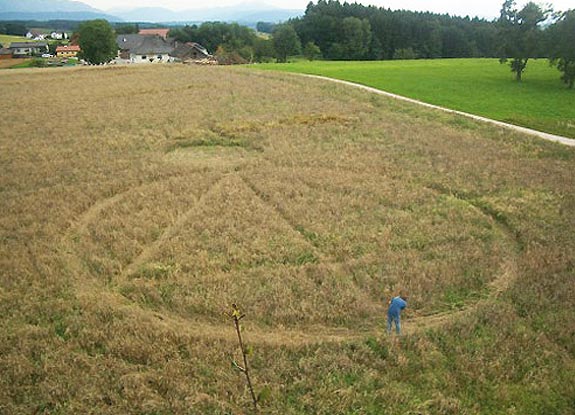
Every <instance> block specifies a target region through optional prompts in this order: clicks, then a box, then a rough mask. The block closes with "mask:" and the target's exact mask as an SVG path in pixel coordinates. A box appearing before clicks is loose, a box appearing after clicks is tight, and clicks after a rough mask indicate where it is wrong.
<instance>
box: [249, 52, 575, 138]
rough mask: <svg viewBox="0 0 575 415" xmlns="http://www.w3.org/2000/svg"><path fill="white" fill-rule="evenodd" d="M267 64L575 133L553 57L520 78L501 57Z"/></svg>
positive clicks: (573, 109) (532, 64)
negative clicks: (517, 80) (498, 58)
mask: <svg viewBox="0 0 575 415" xmlns="http://www.w3.org/2000/svg"><path fill="white" fill-rule="evenodd" d="M259 68H261V69H270V70H277V71H286V72H301V73H306V74H313V75H323V76H327V77H330V78H336V79H343V80H346V81H351V82H357V83H360V84H363V85H367V86H371V87H374V88H377V89H381V90H384V91H387V92H392V93H395V94H399V95H403V96H406V97H409V98H414V99H417V100H420V101H424V102H427V103H430V104H435V105H439V106H443V107H446V108H451V109H455V110H459V111H464V112H468V113H471V114H476V115H481V116H484V117H487V118H492V119H495V120H498V121H503V122H507V123H510V124H514V125H519V126H523V127H528V128H532V129H535V130H539V131H544V132H548V133H552V134H557V135H562V136H565V137H570V138H575V90H573V89H569V88H567V86H566V85H565V84H564V83H563V82H562V81H561V80H560V78H561V72H559V71H558V70H557V68H555V67H552V66H550V65H549V61H548V60H547V59H531V60H529V62H528V64H527V68H526V70H525V72H524V74H523V81H522V82H516V81H515V80H514V74H513V73H511V70H510V68H509V65H508V64H504V65H502V64H500V63H499V60H497V59H419V60H397V61H372V62H328V61H315V62H304V61H300V62H293V63H287V64H265V65H261V66H259Z"/></svg>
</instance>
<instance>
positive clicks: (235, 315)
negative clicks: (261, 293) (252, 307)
mask: <svg viewBox="0 0 575 415" xmlns="http://www.w3.org/2000/svg"><path fill="white" fill-rule="evenodd" d="M226 315H227V316H228V317H229V318H231V319H232V320H233V321H234V326H235V328H236V333H237V335H238V342H239V344H240V350H241V352H242V357H243V360H244V366H243V367H242V366H240V365H238V364H237V362H236V361H235V360H233V359H232V365H233V366H234V367H235V368H236V369H238V370H239V371H240V372H242V373H243V374H244V375H245V376H246V381H247V383H248V388H249V389H250V395H251V397H252V403H253V405H254V411H255V412H257V411H258V399H257V398H256V395H255V393H254V387H253V386H252V381H251V378H250V367H249V364H248V353H249V352H248V350H247V349H246V347H245V345H244V342H243V339H242V332H241V326H240V320H241V319H243V318H244V317H245V316H246V315H245V314H242V313H241V312H240V309H239V308H238V306H237V305H236V304H232V311H231V313H226Z"/></svg>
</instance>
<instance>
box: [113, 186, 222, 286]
mask: <svg viewBox="0 0 575 415" xmlns="http://www.w3.org/2000/svg"><path fill="white" fill-rule="evenodd" d="M226 176H227V175H224V176H222V177H220V178H219V179H217V180H216V181H215V182H214V183H213V184H212V185H210V187H209V188H208V189H207V190H206V191H205V192H204V193H202V195H201V196H200V197H199V198H197V199H196V200H194V201H193V202H192V207H191V208H190V209H189V210H188V211H186V212H185V213H184V214H182V215H180V216H179V217H178V218H177V219H176V221H175V222H174V223H173V224H172V225H170V226H168V227H167V228H165V229H164V231H163V232H162V234H161V235H160V236H159V237H158V238H157V239H156V240H154V241H153V242H152V243H151V244H150V245H147V246H146V247H145V248H144V249H143V250H142V252H140V254H139V255H138V256H137V257H136V258H134V260H133V261H132V262H131V263H129V264H128V265H126V266H125V267H124V269H123V270H122V273H121V274H120V276H119V277H118V280H119V281H118V282H120V281H125V280H126V279H127V278H128V277H130V275H132V274H134V273H135V272H136V271H137V270H138V268H140V267H141V266H142V265H144V264H145V263H146V262H147V261H148V260H149V259H150V258H151V257H152V256H153V255H154V254H155V253H157V252H158V250H159V249H160V247H161V245H162V244H163V243H164V242H167V241H168V240H169V239H170V238H172V237H173V236H175V235H177V233H178V232H179V231H180V230H181V229H182V227H183V226H184V225H185V224H186V223H187V222H188V221H189V220H190V219H191V218H192V216H193V215H194V213H196V209H197V208H198V205H200V204H201V203H203V201H204V199H205V197H206V196H207V195H209V194H210V193H211V192H212V190H214V189H215V188H217V186H218V185H219V184H220V183H221V182H222V181H223V180H224V178H225V177H226Z"/></svg>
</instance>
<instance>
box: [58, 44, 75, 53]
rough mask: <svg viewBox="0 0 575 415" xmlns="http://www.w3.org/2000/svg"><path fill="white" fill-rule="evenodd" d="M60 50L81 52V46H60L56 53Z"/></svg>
mask: <svg viewBox="0 0 575 415" xmlns="http://www.w3.org/2000/svg"><path fill="white" fill-rule="evenodd" d="M58 52H80V46H77V45H68V46H58V47H57V48H56V53H58Z"/></svg>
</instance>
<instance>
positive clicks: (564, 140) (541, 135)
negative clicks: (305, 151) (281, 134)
mask: <svg viewBox="0 0 575 415" xmlns="http://www.w3.org/2000/svg"><path fill="white" fill-rule="evenodd" d="M300 75H302V76H306V77H309V78H315V79H322V80H324V81H331V82H336V83H338V84H343V85H349V86H353V87H355V88H361V89H364V90H366V91H369V92H373V93H375V94H379V95H385V96H387V97H390V98H394V99H399V100H402V101H407V102H411V103H413V104H417V105H422V106H424V107H427V108H433V109H436V110H440V111H444V112H449V113H451V114H457V115H462V116H464V117H467V118H471V119H474V120H477V121H482V122H487V123H490V124H495V125H498V126H500V127H504V128H509V129H511V130H515V131H519V132H521V133H524V134H528V135H532V136H536V137H539V138H542V139H544V140H549V141H554V142H556V143H561V144H564V145H566V146H571V147H575V139H572V138H567V137H562V136H560V135H554V134H549V133H544V132H541V131H537V130H532V129H530V128H525V127H519V126H517V125H513V124H507V123H504V122H501V121H496V120H492V119H491V118H485V117H481V116H479V115H474V114H469V113H467V112H462V111H457V110H452V109H449V108H444V107H440V106H438V105H433V104H428V103H426V102H422V101H418V100H416V99H412V98H407V97H404V96H401V95H396V94H392V93H390V92H385V91H382V90H380V89H376V88H372V87H369V86H365V85H361V84H356V83H354V82H349V81H343V80H341V79H334V78H328V77H325V76H319V75H309V74H300Z"/></svg>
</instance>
